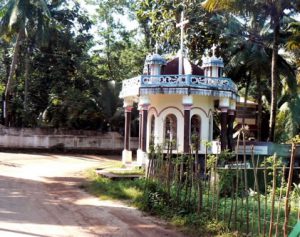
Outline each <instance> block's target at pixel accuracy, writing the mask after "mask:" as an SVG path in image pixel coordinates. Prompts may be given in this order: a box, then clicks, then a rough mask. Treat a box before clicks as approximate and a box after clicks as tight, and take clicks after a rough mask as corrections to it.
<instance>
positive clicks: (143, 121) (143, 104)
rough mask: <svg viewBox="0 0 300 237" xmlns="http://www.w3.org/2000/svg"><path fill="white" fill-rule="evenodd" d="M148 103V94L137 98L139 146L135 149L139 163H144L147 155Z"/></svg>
mask: <svg viewBox="0 0 300 237" xmlns="http://www.w3.org/2000/svg"><path fill="white" fill-rule="evenodd" d="M149 105H150V99H149V97H148V96H141V97H140V100H139V108H140V137H139V141H140V147H139V149H138V150H137V163H138V164H139V165H145V164H146V162H147V160H148V155H147V139H148V134H147V130H148V128H147V124H148V109H149Z"/></svg>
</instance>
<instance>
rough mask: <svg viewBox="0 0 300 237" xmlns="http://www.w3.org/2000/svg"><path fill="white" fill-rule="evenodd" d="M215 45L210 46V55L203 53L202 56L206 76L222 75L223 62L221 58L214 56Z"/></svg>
mask: <svg viewBox="0 0 300 237" xmlns="http://www.w3.org/2000/svg"><path fill="white" fill-rule="evenodd" d="M216 48H217V47H216V46H215V45H213V47H212V48H211V50H212V56H211V57H210V56H208V54H207V53H206V55H203V57H202V68H203V69H204V76H207V77H222V74H223V68H224V62H223V58H221V57H218V58H217V57H216V55H215V50H216Z"/></svg>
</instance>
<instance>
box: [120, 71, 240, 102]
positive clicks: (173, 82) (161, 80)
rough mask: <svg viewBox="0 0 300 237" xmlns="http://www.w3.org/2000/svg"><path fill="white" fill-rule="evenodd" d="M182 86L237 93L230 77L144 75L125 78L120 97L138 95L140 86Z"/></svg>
mask: <svg viewBox="0 0 300 237" xmlns="http://www.w3.org/2000/svg"><path fill="white" fill-rule="evenodd" d="M141 87H142V88H156V87H159V88H163V87H166V88H169V87H172V88H176V87H179V88H182V87H191V88H195V89H205V90H217V91H218V90H220V91H230V92H233V93H237V86H236V85H235V84H234V82H233V81H232V80H231V79H230V78H218V77H206V76H198V75H159V76H151V75H142V76H138V77H135V78H132V79H128V80H124V81H123V86H122V91H121V93H120V97H121V98H124V97H128V96H136V95H138V94H139V88H141Z"/></svg>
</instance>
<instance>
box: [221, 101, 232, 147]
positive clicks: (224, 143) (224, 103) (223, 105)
mask: <svg viewBox="0 0 300 237" xmlns="http://www.w3.org/2000/svg"><path fill="white" fill-rule="evenodd" d="M219 106H220V110H221V115H220V117H221V134H220V138H221V139H220V140H221V151H223V150H226V149H227V145H228V138H227V126H228V120H227V118H228V108H229V106H230V99H229V98H220V104H219Z"/></svg>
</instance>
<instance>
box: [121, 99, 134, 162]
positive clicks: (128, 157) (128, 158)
mask: <svg viewBox="0 0 300 237" xmlns="http://www.w3.org/2000/svg"><path fill="white" fill-rule="evenodd" d="M132 106H133V101H132V100H128V99H127V100H126V99H125V100H124V112H125V134H124V150H123V152H122V163H123V164H125V163H131V162H132V151H131V150H130V134H131V111H132Z"/></svg>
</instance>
